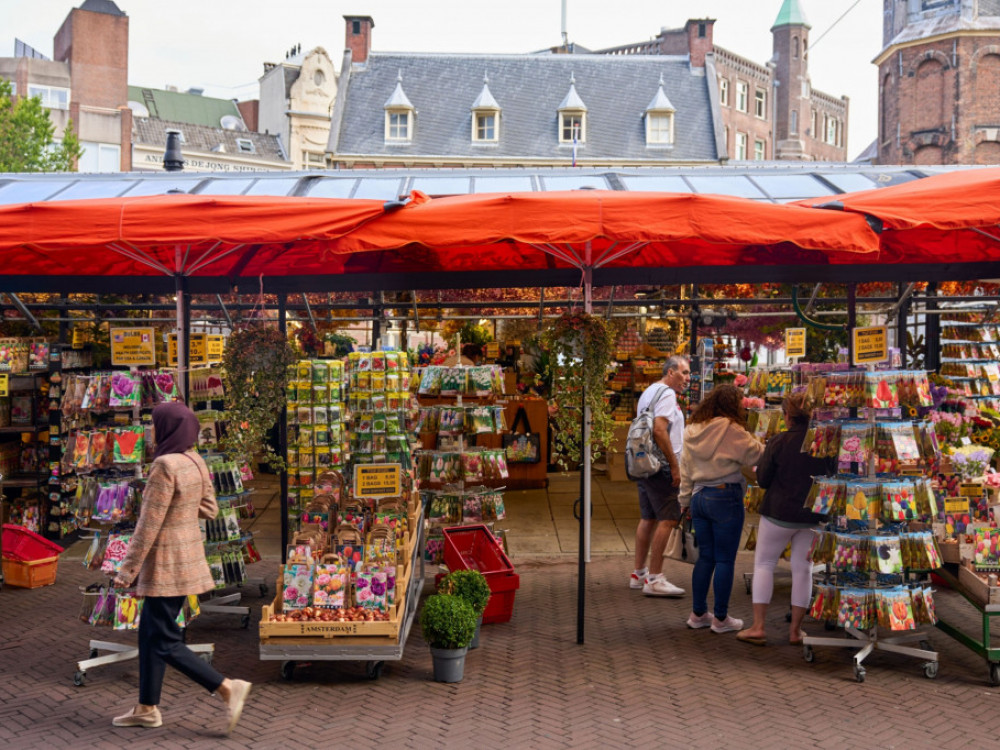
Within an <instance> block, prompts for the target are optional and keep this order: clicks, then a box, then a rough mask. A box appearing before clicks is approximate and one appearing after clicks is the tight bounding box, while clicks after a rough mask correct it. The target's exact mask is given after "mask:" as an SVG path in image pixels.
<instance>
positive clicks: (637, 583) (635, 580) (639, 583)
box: [628, 573, 646, 589]
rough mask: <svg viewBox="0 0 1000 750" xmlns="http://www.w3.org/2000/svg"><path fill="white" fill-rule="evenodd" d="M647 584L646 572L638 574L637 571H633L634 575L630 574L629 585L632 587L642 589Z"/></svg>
mask: <svg viewBox="0 0 1000 750" xmlns="http://www.w3.org/2000/svg"><path fill="white" fill-rule="evenodd" d="M645 585H646V575H645V574H643V575H637V574H636V573H632V575H631V576H629V579H628V587H629V588H630V589H641V588H642V587H643V586H645Z"/></svg>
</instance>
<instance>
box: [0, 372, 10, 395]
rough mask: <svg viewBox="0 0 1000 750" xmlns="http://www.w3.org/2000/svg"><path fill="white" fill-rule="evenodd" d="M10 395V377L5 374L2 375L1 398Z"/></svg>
mask: <svg viewBox="0 0 1000 750" xmlns="http://www.w3.org/2000/svg"><path fill="white" fill-rule="evenodd" d="M9 395H10V375H8V374H7V373H3V374H2V375H0V396H3V397H5V398H6V397H7V396H9Z"/></svg>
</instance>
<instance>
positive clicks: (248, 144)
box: [236, 138, 257, 154]
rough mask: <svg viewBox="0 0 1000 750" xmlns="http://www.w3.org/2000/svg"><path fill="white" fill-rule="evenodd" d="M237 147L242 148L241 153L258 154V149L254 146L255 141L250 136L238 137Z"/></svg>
mask: <svg viewBox="0 0 1000 750" xmlns="http://www.w3.org/2000/svg"><path fill="white" fill-rule="evenodd" d="M236 148H238V149H239V150H240V153H241V154H256V153H257V149H256V148H254V145H253V141H251V140H250V139H249V138H237V139H236Z"/></svg>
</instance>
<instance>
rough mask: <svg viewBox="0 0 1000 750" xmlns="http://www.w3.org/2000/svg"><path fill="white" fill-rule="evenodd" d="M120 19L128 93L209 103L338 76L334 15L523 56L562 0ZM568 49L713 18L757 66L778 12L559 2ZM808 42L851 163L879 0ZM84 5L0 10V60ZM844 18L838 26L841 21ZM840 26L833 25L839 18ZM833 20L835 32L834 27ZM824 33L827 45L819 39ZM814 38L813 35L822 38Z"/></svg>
mask: <svg viewBox="0 0 1000 750" xmlns="http://www.w3.org/2000/svg"><path fill="white" fill-rule="evenodd" d="M116 2H117V4H118V7H119V8H121V9H122V10H123V11H124V12H125V13H127V14H128V16H129V32H130V47H129V83H130V84H134V85H141V86H148V87H151V88H163V87H165V86H166V85H175V86H177V87H179V88H180V89H181V90H186V89H187V88H189V87H199V88H204V89H205V93H206V95H209V96H218V97H223V98H237V99H241V100H242V99H255V98H257V79H258V78H259V77H260V74H261V73H262V71H263V63H264V62H278V61H280V60H282V59H284V56H285V51H286V50H288V49H289V48H291V47H292V46H293V45H295V44H301V45H302V49H303V50H304V51H305V50H309V49H311V48H313V47H316V46H321V47H324V48H325V49H326V50H327V52H328V53H330V54H331V57H332V58H333V59H334V61H335V62H336V63H337V64H339V60H340V55H339V53H340V51H341V50H342V49H343V45H344V21H343V15H344V14H345V13H346V14H358V15H369V16H371V17H372V18H373V19H374V20H375V30H374V32H373V37H372V47H373V49H375V50H377V51H383V52H402V51H414V52H505V53H517V52H530V51H535V50H539V49H542V48H545V47H550V46H553V45H555V44H558V43H559V42H560V39H561V37H560V29H561V2H560V0H502V2H486V0H423V2H419V1H418V0H350V2H338V1H336V0H278V1H277V2H275V0H116ZM566 2H567V8H568V20H567V29H568V32H569V39H570V41H573V42H577V43H578V44H581V45H583V46H584V47H589V48H592V49H598V48H602V47H611V46H614V45H618V44H625V43H628V42H636V41H641V40H645V39H649V38H652V37H654V36H656V34H657V33H658V32H659V30H660V28H661V27H667V28H677V27H680V26H683V24H684V22H685V21H686V20H687V19H688V18H705V17H709V18H715V19H716V20H717V23H716V25H715V43H716V45H718V46H720V47H724V48H726V49H728V50H729V51H731V52H735V53H736V54H739V55H742V56H744V57H748V58H750V59H751V60H753V61H755V62H759V63H763V62H766V61H767V60H768V59H769V58H770V57H771V34H770V27H771V24H772V23H773V22H774V19H775V18H776V16H777V14H778V10H779V9H780V7H781V4H782V0H698V1H696V2H691V1H689V2H680V1H678V0H619V2H608V0H566ZM799 2H800V5H801V7H802V10H803V11H804V12H805V15H806V17H807V18H808V20H809V22H810V24H811V25H812V31H811V33H810V39H811V43H810V52H809V70H810V76H811V78H812V85H813V87H815V88H817V89H819V90H820V91H823V92H825V93H827V94H832V95H834V96H841V95H846V96H848V97H850V99H851V104H850V123H849V127H850V130H849V134H848V157H849V158H854V157H855V156H856V155H857V154H858V153H860V152H861V151H862V150H863V149H864V148H865V146H867V145H868V143H870V142H871V141H872V140H874V138H875V132H876V127H877V124H878V123H877V120H878V113H877V99H878V83H877V81H878V79H877V75H876V68H875V66H874V65H872V64H871V60H872V58H874V57H875V56H876V55H877V54H878V52H879V51H880V50H881V45H882V7H881V6H882V3H881V2H878V0H799ZM82 3H83V0H0V30H2V36H0V56H9V55H12V54H13V52H14V37H17V38H19V39H21V40H23V41H25V42H27V43H28V44H30V45H31V46H33V47H35V48H36V49H38V50H39V51H40V52H42V53H43V54H45V55H49V56H51V54H52V38H53V36H54V35H55V33H56V31H57V30H58V29H59V26H60V25H61V24H62V22H63V20H64V19H65V18H66V16H67V15H68V13H69V11H70V10H71V9H72V8H74V7H79V6H80V5H82ZM845 14H846V15H845ZM842 16H843V18H842V19H841V17H842ZM838 19H841V20H839V22H838ZM827 32H828V33H827ZM824 34H825V36H822V38H820V37H821V35H824Z"/></svg>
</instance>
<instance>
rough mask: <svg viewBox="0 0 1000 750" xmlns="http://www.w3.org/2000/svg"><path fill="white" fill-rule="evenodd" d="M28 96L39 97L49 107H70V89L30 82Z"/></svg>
mask: <svg viewBox="0 0 1000 750" xmlns="http://www.w3.org/2000/svg"><path fill="white" fill-rule="evenodd" d="M28 96H34V97H38V98H39V99H40V100H41V102H42V106H43V107H47V108H48V109H69V89H67V88H62V87H61V86H36V85H34V84H28Z"/></svg>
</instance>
